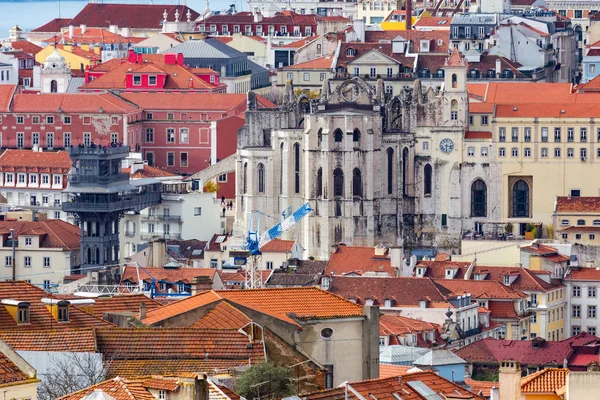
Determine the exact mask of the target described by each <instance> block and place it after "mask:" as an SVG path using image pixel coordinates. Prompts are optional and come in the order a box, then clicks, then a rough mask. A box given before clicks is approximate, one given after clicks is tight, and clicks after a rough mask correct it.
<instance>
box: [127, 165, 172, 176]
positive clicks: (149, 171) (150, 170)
mask: <svg viewBox="0 0 600 400" xmlns="http://www.w3.org/2000/svg"><path fill="white" fill-rule="evenodd" d="M121 172H123V173H124V174H127V173H129V176H130V178H131V179H143V178H166V177H176V176H179V175H177V174H173V173H171V172H169V171H166V170H164V169H162V168H157V167H153V166H150V165H148V164H144V168H140V169H138V170H137V171H135V172H134V173H130V172H131V168H122V169H121Z"/></svg>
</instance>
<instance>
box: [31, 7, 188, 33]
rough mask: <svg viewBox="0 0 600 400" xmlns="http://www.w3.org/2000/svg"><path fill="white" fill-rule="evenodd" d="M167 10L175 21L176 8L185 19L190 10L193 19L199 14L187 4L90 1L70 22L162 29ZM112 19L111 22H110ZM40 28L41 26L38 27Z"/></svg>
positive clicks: (181, 17)
mask: <svg viewBox="0 0 600 400" xmlns="http://www.w3.org/2000/svg"><path fill="white" fill-rule="evenodd" d="M165 10H166V11H167V14H168V20H169V21H173V20H174V18H175V10H179V18H180V20H181V21H184V20H185V18H187V17H186V13H187V11H188V10H190V13H191V20H192V21H194V20H195V19H196V18H198V16H199V14H198V13H197V12H196V11H194V10H192V9H191V8H189V7H187V6H181V5H173V4H110V3H108V4H106V3H88V4H86V6H85V7H84V8H83V10H81V11H80V12H79V14H77V15H76V16H75V17H74V18H73V19H72V20H71V22H70V25H74V26H80V25H81V24H85V25H87V26H88V27H103V28H108V26H109V24H110V25H117V26H119V27H128V28H133V29H161V28H162V20H163V12H164V11H165ZM108 21H110V22H108ZM38 29H39V28H38Z"/></svg>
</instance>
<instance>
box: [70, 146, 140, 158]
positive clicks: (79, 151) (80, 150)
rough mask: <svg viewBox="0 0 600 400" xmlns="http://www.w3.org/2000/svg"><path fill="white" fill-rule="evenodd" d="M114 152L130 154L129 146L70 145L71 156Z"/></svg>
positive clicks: (111, 153) (110, 153)
mask: <svg viewBox="0 0 600 400" xmlns="http://www.w3.org/2000/svg"><path fill="white" fill-rule="evenodd" d="M113 154H115V155H116V154H129V146H120V147H98V146H97V147H85V146H82V147H70V148H69V155H70V156H72V157H73V156H83V155H90V156H91V155H94V156H95V155H113Z"/></svg>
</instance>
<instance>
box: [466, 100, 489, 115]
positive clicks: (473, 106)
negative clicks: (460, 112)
mask: <svg viewBox="0 0 600 400" xmlns="http://www.w3.org/2000/svg"><path fill="white" fill-rule="evenodd" d="M493 112H494V104H493V103H477V102H474V101H472V102H469V113H472V114H491V113H493Z"/></svg>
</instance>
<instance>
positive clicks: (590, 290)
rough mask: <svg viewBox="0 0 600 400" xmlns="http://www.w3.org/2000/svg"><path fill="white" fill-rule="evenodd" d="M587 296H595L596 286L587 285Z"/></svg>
mask: <svg viewBox="0 0 600 400" xmlns="http://www.w3.org/2000/svg"><path fill="white" fill-rule="evenodd" d="M588 297H596V286H590V287H588Z"/></svg>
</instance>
